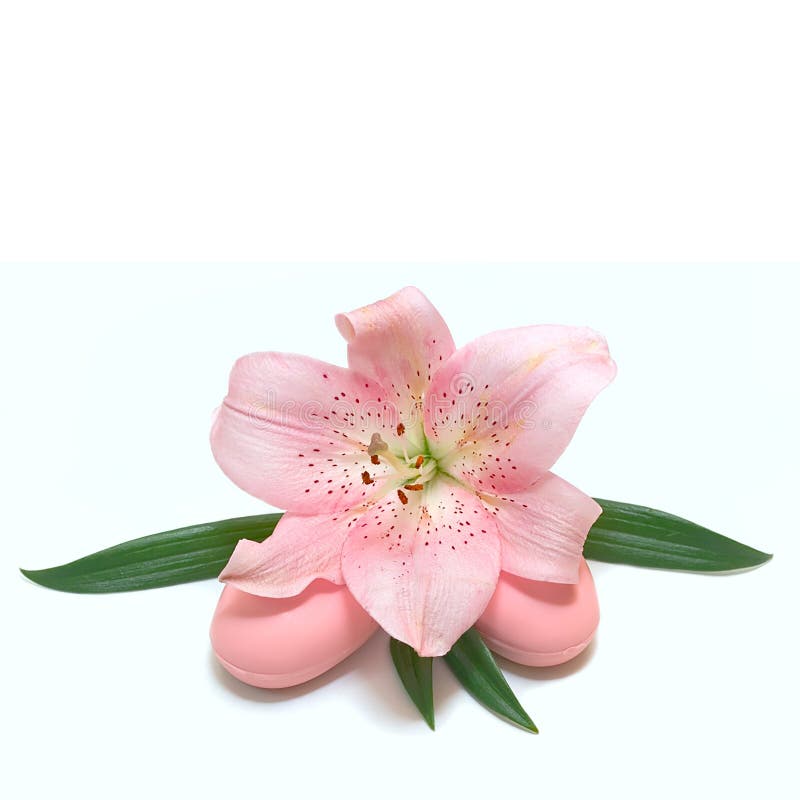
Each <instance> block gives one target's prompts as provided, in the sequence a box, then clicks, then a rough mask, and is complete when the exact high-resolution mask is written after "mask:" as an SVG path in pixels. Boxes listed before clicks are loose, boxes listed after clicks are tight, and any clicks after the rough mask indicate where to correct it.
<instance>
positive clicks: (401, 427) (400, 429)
mask: <svg viewBox="0 0 800 800" xmlns="http://www.w3.org/2000/svg"><path fill="white" fill-rule="evenodd" d="M405 432H406V426H405V425H403V423H402V422H401V423H399V424H398V426H397V435H398V436H402V435H403V434H404V433H405Z"/></svg>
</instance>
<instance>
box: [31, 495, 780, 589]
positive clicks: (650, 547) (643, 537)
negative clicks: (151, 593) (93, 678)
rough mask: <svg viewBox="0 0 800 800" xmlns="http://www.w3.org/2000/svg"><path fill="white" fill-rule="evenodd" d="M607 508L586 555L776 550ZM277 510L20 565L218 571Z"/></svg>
mask: <svg viewBox="0 0 800 800" xmlns="http://www.w3.org/2000/svg"><path fill="white" fill-rule="evenodd" d="M597 502H598V503H600V505H601V506H602V507H603V513H602V514H601V516H600V518H599V519H598V520H597V522H595V524H594V525H593V526H592V529H591V531H590V532H589V536H588V537H587V539H586V545H585V547H584V555H585V556H586V558H590V559H594V560H596V561H610V562H613V563H616V564H631V565H634V566H639V567H659V568H661V569H681V570H689V571H693V572H721V571H726V570H736V569H745V568H747V567H755V566H758V565H759V564H763V563H764V562H765V561H769V559H770V558H772V556H771V555H770V554H769V553H762V552H761V551H760V550H756V549H754V548H752V547H748V546H747V545H746V544H742V543H741V542H737V541H734V540H733V539H729V538H728V537H727V536H722V535H721V534H719V533H714V531H711V530H708V528H703V527H701V526H700V525H695V524H694V523H693V522H689V521H688V520H685V519H681V518H680V517H676V516H675V515H673V514H667V513H666V512H665V511H657V510H655V509H652V508H646V507H645V506H637V505H633V504H631V503H620V502H617V501H615V500H598V501H597ZM280 517H281V515H280V514H259V515H256V516H252V517H237V518H235V519H226V520H221V521H219V522H207V523H204V524H202V525H190V526H189V527H186V528H178V529H177V530H174V531H165V532H164V533H156V534H153V535H152V536H144V537H142V538H141V539H133V540H132V541H129V542H125V543H123V544H119V545H116V546H114V547H109V548H108V549H106V550H101V551H100V552H98V553H93V554H92V555H89V556H85V557H84V558H80V559H78V560H77V561H72V562H70V563H69V564H63V565H62V566H58V567H51V568H49V569H40V570H22V572H23V574H24V575H26V576H27V577H28V578H30V579H31V580H32V581H35V582H36V583H40V584H42V585H43V586H49V587H50V588H52V589H60V590H61V591H65V592H83V593H104V592H126V591H133V590H136V589H152V588H155V587H158V586H172V585H173V584H177V583H188V582H189V581H197V580H202V579H204V578H214V577H216V576H217V575H218V574H219V573H220V572H221V571H222V568H223V567H224V566H225V564H226V563H227V561H228V559H229V558H230V555H231V553H232V552H233V548H234V547H235V546H236V542H237V541H238V540H239V539H253V540H254V541H262V540H263V539H265V538H266V537H267V536H269V535H270V533H272V531H273V530H274V528H275V525H277V523H278V520H279V519H280Z"/></svg>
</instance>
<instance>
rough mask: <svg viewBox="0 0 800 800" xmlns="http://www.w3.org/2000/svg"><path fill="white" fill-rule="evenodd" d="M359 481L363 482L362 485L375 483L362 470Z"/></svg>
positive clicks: (367, 473)
mask: <svg viewBox="0 0 800 800" xmlns="http://www.w3.org/2000/svg"><path fill="white" fill-rule="evenodd" d="M361 480H362V481H364V483H367V484H369V483H375V481H373V480H372V478H371V477H370V474H369V472H367V471H366V470H364V471H363V472H362V473H361Z"/></svg>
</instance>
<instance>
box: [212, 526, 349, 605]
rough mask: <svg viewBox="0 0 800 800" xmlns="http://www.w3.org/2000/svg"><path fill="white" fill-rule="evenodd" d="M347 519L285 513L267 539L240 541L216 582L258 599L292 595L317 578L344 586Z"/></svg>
mask: <svg viewBox="0 0 800 800" xmlns="http://www.w3.org/2000/svg"><path fill="white" fill-rule="evenodd" d="M348 519H350V518H349V517H330V516H310V517H306V516H302V515H301V514H292V513H290V512H287V513H286V514H284V515H283V516H282V517H281V519H280V522H278V525H277V526H276V528H275V530H274V531H273V533H272V535H271V536H270V537H269V538H268V539H265V540H264V541H263V542H252V541H249V540H248V539H242V540H241V541H240V542H239V543H238V544H237V545H236V549H235V550H234V551H233V555H232V556H231V558H230V560H229V561H228V563H227V565H226V567H225V569H224V570H222V572H221V573H220V576H219V579H220V581H222V582H223V583H230V584H231V585H233V586H235V587H236V588H237V589H241V590H242V591H243V592H248V593H249V594H257V595H261V596H262V597H292V596H294V595H296V594H299V593H300V592H302V591H303V589H305V588H306V586H308V584H309V583H311V581H313V580H316V579H317V578H324V579H325V580H328V581H331V583H338V584H342V583H344V578H343V577H342V570H341V555H342V545H343V544H344V540H345V538H346V536H347V530H348V528H347V521H348Z"/></svg>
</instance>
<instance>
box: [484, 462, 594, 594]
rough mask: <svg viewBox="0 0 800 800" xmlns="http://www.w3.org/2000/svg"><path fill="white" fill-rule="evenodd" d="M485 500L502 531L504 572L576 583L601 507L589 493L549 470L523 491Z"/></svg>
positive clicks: (535, 578) (531, 577)
mask: <svg viewBox="0 0 800 800" xmlns="http://www.w3.org/2000/svg"><path fill="white" fill-rule="evenodd" d="M484 499H486V498H484ZM486 502H487V504H488V505H489V508H490V509H491V510H492V511H493V513H494V516H495V521H496V522H497V528H498V530H499V532H500V539H501V541H502V550H503V556H502V568H503V570H504V571H505V572H510V573H511V574H512V575H519V576H520V577H522V578H528V579H529V580H534V581H549V582H551V583H577V582H578V571H579V569H580V564H581V556H582V553H583V543H584V542H585V541H586V534H588V533H589V528H591V527H592V525H593V524H594V522H595V520H596V519H597V518H598V517H599V516H600V513H601V511H602V509H601V508H600V506H599V505H598V504H597V503H596V502H595V501H594V500H592V498H591V497H589V496H588V495H585V494H584V493H583V492H582V491H581V490H580V489H576V488H575V487H574V486H573V485H572V484H571V483H567V482H566V481H565V480H562V479H561V478H559V477H558V476H557V475H554V474H553V473H552V472H548V473H547V474H546V475H545V476H544V477H542V478H540V479H539V480H538V481H536V483H534V484H533V486H531V487H530V488H528V489H525V490H524V491H522V492H517V493H515V494H513V495H511V496H510V497H504V498H493V499H491V500H489V499H486Z"/></svg>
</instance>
